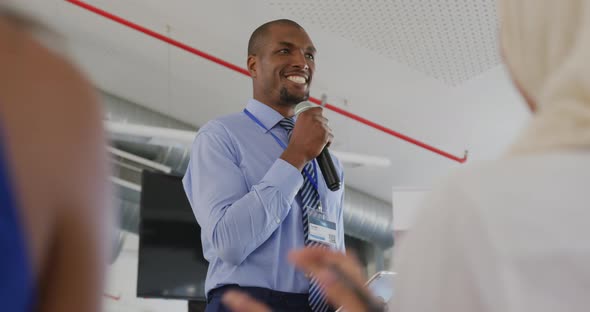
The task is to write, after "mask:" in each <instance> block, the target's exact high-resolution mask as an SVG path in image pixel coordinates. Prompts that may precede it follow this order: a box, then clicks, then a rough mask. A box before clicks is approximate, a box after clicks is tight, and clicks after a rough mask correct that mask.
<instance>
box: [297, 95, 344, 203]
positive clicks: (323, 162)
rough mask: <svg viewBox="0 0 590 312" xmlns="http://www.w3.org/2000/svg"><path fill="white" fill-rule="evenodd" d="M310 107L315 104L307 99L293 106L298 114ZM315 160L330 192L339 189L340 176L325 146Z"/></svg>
mask: <svg viewBox="0 0 590 312" xmlns="http://www.w3.org/2000/svg"><path fill="white" fill-rule="evenodd" d="M312 107H315V105H314V104H311V103H309V102H307V101H305V102H301V103H299V104H297V106H296V107H295V113H296V114H297V115H299V114H300V113H302V112H304V111H306V110H307V109H309V108H312ZM316 160H317V162H318V166H319V167H320V170H321V171H322V175H323V176H324V180H325V181H326V185H327V186H328V188H329V189H330V190H331V191H332V192H334V191H337V190H339V189H340V186H342V182H341V181H340V177H339V176H338V172H337V171H336V167H335V166H334V161H332V156H330V152H329V151H328V148H327V147H324V149H323V150H322V152H321V153H320V154H319V155H318V157H317V158H316Z"/></svg>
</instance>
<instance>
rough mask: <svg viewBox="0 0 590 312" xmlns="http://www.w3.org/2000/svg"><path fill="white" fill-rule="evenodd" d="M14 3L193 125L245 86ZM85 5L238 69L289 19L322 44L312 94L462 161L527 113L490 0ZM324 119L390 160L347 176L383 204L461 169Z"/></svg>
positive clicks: (122, 88) (52, 9) (130, 38)
mask: <svg viewBox="0 0 590 312" xmlns="http://www.w3.org/2000/svg"><path fill="white" fill-rule="evenodd" d="M12 2H15V3H16V5H17V6H19V7H22V8H24V9H25V10H26V11H28V12H30V13H32V14H34V15H37V16H39V17H40V18H41V19H43V20H44V21H46V22H47V23H48V24H50V25H52V26H54V27H55V28H57V29H58V30H59V31H60V32H62V33H63V34H64V35H65V36H66V37H67V39H68V41H69V51H70V54H71V55H72V57H73V58H74V59H75V60H76V61H77V62H78V63H79V64H80V66H81V67H82V68H83V69H84V70H85V71H86V72H87V73H88V75H89V76H90V77H91V79H92V80H93V81H94V82H95V83H96V85H97V86H98V87H99V88H101V89H103V90H105V91H107V92H109V93H112V94H115V95H118V96H121V97H123V98H126V99H128V100H131V101H134V102H136V103H138V104H141V105H144V106H146V107H149V108H152V109H154V110H156V111H159V112H162V113H165V114H167V115H170V116H172V117H174V118H177V119H180V120H182V121H185V122H188V123H191V124H193V125H195V126H199V125H202V124H203V123H205V122H206V121H207V120H209V119H211V118H214V117H216V116H219V115H222V114H226V113H231V112H235V111H238V110H240V109H241V107H243V105H244V104H245V103H246V101H247V99H248V98H249V97H250V96H251V92H252V91H251V83H250V80H249V78H247V77H245V76H241V75H239V74H237V73H235V72H232V71H230V70H227V69H225V68H222V67H220V66H219V65H216V64H213V63H210V62H208V61H206V60H203V59H201V58H199V57H197V56H194V55H190V54H188V53H187V52H184V51H181V50H179V49H177V48H175V47H169V46H168V45H166V44H164V43H161V42H158V41H156V40H155V39H152V38H149V37H147V36H145V35H143V34H140V33H138V32H136V31H134V30H130V29H127V28H125V27H124V26H121V25H119V24H116V23H114V22H112V21H109V20H106V19H105V18H103V17H99V16H96V15H94V14H92V13H89V12H87V11H85V10H83V9H81V8H79V7H77V6H74V5H72V4H70V3H67V2H66V1H64V0H12ZM86 2H87V3H90V4H92V5H94V6H97V7H99V8H102V9H104V10H106V11H109V12H111V13H113V14H116V15H119V16H121V17H124V18H126V19H128V20H131V21H133V22H135V23H137V24H140V25H142V26H145V27H147V28H149V29H152V30H154V31H156V32H160V33H163V34H168V35H169V36H171V37H172V38H174V39H176V40H179V41H182V42H185V43H187V44H189V45H191V46H193V47H196V48H198V49H201V50H203V51H205V52H208V53H211V54H213V55H216V56H218V57H220V58H222V59H224V60H227V61H230V62H232V63H234V64H237V65H239V66H242V67H245V62H246V45H247V41H248V37H249V35H250V33H251V32H252V31H253V30H254V29H255V28H256V27H257V26H258V25H260V24H262V23H264V22H266V21H269V20H272V19H276V18H291V19H294V20H296V21H298V22H300V24H302V25H303V27H304V28H306V30H307V32H308V33H309V34H310V36H311V38H312V40H313V41H314V43H315V45H316V47H317V48H318V50H319V53H318V58H317V71H316V75H315V77H314V85H313V86H312V96H315V97H320V96H321V94H322V93H326V94H327V95H328V102H330V103H331V104H333V105H336V106H340V107H343V108H344V109H346V110H348V111H350V112H353V113H355V114H358V115H360V116H363V117H365V118H367V119H370V120H372V121H375V122H377V123H380V124H382V125H384V126H387V127H389V128H391V129H393V130H396V131H399V132H401V133H403V134H406V135H409V136H411V137H414V138H416V139H419V140H423V141H425V142H426V143H429V144H431V145H434V146H436V147H438V148H441V149H443V150H445V151H448V152H450V153H452V154H454V155H457V156H462V154H463V151H464V150H465V149H468V150H469V152H470V156H469V161H468V163H471V162H475V161H477V160H483V159H490V158H494V157H496V156H498V155H499V154H500V153H501V152H502V150H503V149H504V148H505V147H506V146H507V144H508V143H509V142H510V140H511V138H512V137H513V136H514V135H515V134H516V133H517V131H518V130H519V129H520V128H521V127H522V125H523V124H524V122H525V120H526V118H527V112H526V110H525V106H524V105H523V104H522V103H521V100H520V98H519V97H518V96H517V94H516V92H515V90H514V89H513V88H512V86H511V84H510V83H509V79H508V77H507V75H506V73H505V70H504V68H503V67H502V66H500V65H496V64H497V62H498V57H497V55H498V52H497V47H496V44H495V43H494V42H495V37H496V29H495V25H496V24H497V21H496V17H495V12H494V2H493V1H492V0H485V1H470V0H454V1H450V0H438V1H437V0H429V1H424V2H422V1H420V2H418V1H411V0H406V1H394V0H391V1H385V0H383V1H375V2H374V3H380V4H378V5H377V4H375V5H372V6H371V5H369V6H367V4H368V3H373V2H371V1H352V0H342V1H321V2H320V1H311V0H309V1H279V0H274V1H270V0H252V1H243V0H207V1H205V0H200V1H198V0H190V1H189V0H168V1H160V0H108V1H107V0H100V1H99V0H92V1H86ZM314 3H316V4H314ZM320 3H321V4H320ZM360 3H363V6H361V5H359V4H360ZM384 12H390V13H391V14H392V16H391V18H390V17H389V15H388V14H389V13H388V14H384ZM328 117H329V118H330V120H331V125H332V127H333V129H334V132H335V135H336V139H335V142H334V145H335V148H337V149H339V150H342V151H349V152H355V153H362V154H371V155H376V156H385V157H388V158H390V159H391V161H392V163H393V165H392V166H391V167H390V168H387V169H385V170H384V169H383V168H378V167H375V168H371V167H358V168H347V171H346V172H345V176H346V182H347V183H348V184H349V185H351V186H354V187H355V188H357V189H361V190H363V191H365V192H367V193H369V194H372V195H375V196H377V197H379V198H381V199H383V200H386V201H391V189H392V187H396V188H404V187H416V188H427V187H429V186H430V185H431V184H432V183H433V182H434V181H435V180H436V179H437V178H439V177H440V176H441V175H444V174H446V173H447V172H448V171H449V170H450V169H452V168H456V167H458V166H460V165H459V164H458V163H456V162H454V161H452V160H449V159H447V158H443V157H441V156H438V155H435V154H433V153H431V152H428V151H425V150H424V149H422V148H419V147H416V146H414V145H411V144H409V143H407V142H405V141H402V140H400V139H397V138H394V137H391V136H389V135H386V134H384V133H382V132H378V131H377V130H374V129H372V128H369V127H367V126H364V125H361V124H359V123H357V122H355V121H352V120H350V119H347V118H345V117H342V116H340V115H337V114H335V113H333V112H328Z"/></svg>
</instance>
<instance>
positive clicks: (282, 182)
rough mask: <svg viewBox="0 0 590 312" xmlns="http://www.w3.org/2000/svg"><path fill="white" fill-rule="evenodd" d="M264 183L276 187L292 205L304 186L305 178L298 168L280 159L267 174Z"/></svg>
mask: <svg viewBox="0 0 590 312" xmlns="http://www.w3.org/2000/svg"><path fill="white" fill-rule="evenodd" d="M263 181H266V182H268V183H269V184H270V185H274V186H276V187H277V188H278V189H279V191H281V193H283V195H284V196H285V197H286V198H287V200H288V201H289V203H290V202H293V200H294V199H295V196H297V192H299V189H301V186H302V185H303V176H302V175H301V172H299V171H298V170H297V168H295V167H293V165H291V164H290V163H288V162H286V161H284V160H282V159H280V158H279V159H277V160H276V161H275V163H274V164H273V165H272V167H270V169H269V170H268V172H266V175H265V176H264V179H263Z"/></svg>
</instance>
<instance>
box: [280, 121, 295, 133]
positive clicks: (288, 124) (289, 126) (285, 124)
mask: <svg viewBox="0 0 590 312" xmlns="http://www.w3.org/2000/svg"><path fill="white" fill-rule="evenodd" d="M279 125H280V126H281V127H283V128H284V129H285V130H287V133H291V131H292V130H293V127H295V122H294V121H293V119H292V118H283V119H282V120H281V121H279Z"/></svg>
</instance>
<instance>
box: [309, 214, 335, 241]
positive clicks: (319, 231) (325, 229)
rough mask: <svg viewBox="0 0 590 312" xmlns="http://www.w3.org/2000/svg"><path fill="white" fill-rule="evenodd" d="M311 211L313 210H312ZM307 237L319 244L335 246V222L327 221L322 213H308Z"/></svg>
mask: <svg viewBox="0 0 590 312" xmlns="http://www.w3.org/2000/svg"><path fill="white" fill-rule="evenodd" d="M312 211H313V210H312ZM307 221H308V224H309V239H310V240H312V241H314V242H318V243H320V244H324V245H328V246H330V247H333V248H334V247H336V223H335V222H332V221H329V220H328V219H327V218H325V217H324V215H323V214H322V213H319V212H317V211H314V212H312V213H308V217H307Z"/></svg>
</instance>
